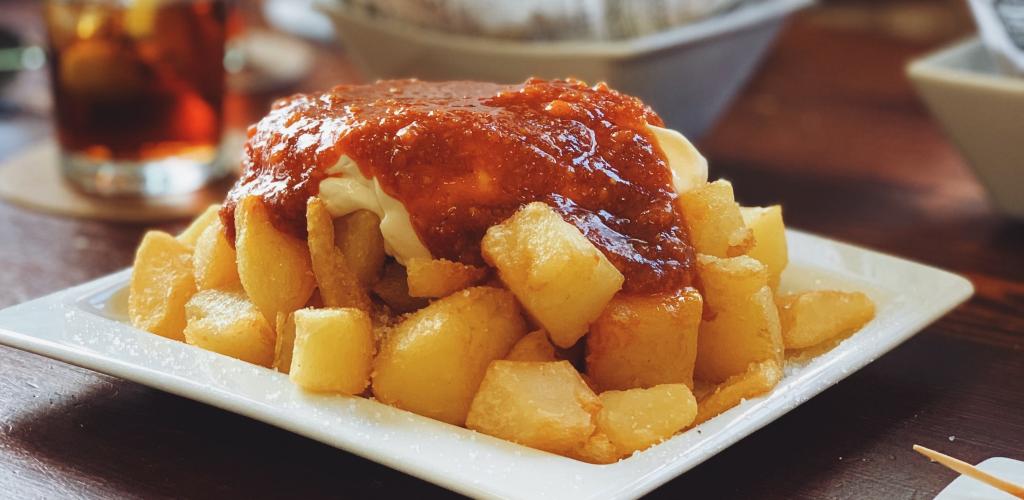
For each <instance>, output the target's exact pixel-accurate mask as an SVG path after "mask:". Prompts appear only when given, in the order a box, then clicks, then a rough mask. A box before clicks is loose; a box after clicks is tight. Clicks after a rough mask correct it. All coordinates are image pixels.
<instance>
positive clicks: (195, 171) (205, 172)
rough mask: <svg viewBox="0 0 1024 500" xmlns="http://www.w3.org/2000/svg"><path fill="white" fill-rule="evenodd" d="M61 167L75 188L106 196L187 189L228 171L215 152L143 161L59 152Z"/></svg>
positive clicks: (223, 174) (170, 192)
mask: <svg viewBox="0 0 1024 500" xmlns="http://www.w3.org/2000/svg"><path fill="white" fill-rule="evenodd" d="M198 156H202V157H203V158H198ZM61 170H62V171H63V173H64V178H65V179H66V180H67V181H68V182H70V183H71V184H72V185H74V186H75V187H76V188H78V189H80V190H82V191H84V192H86V193H89V194H94V195H99V196H109V197H119V196H125V197H136V196H166V195H175V194H184V193H190V192H192V191H196V190H197V189H200V188H202V187H203V186H206V185H207V184H209V183H210V182H212V181H214V180H216V179H219V178H221V177H224V176H225V175H226V174H227V172H228V169H227V168H226V162H224V161H223V160H222V158H221V157H220V155H219V154H217V153H216V152H214V153H211V154H205V155H194V154H190V155H188V156H168V157H165V158H159V159H153V160H145V161H131V160H96V159H95V158H89V157H88V156H85V155H81V154H76V153H70V152H62V153H61Z"/></svg>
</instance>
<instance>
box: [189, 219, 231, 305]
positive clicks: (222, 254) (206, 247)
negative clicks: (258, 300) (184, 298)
mask: <svg viewBox="0 0 1024 500" xmlns="http://www.w3.org/2000/svg"><path fill="white" fill-rule="evenodd" d="M192 265H193V266H194V267H195V276H196V288H198V289H199V290H209V289H211V288H219V289H222V290H232V289H236V288H238V287H240V286H241V285H242V282H241V280H240V278H239V277H238V263H237V262H236V255H235V249H234V248H233V247H232V246H231V243H229V242H228V239H227V237H226V236H225V235H224V225H223V224H222V223H221V221H220V219H214V220H213V222H211V223H210V224H209V225H208V226H206V229H204V230H203V234H201V235H199V239H197V240H196V244H195V250H193V252H192Z"/></svg>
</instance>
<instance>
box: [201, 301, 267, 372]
mask: <svg viewBox="0 0 1024 500" xmlns="http://www.w3.org/2000/svg"><path fill="white" fill-rule="evenodd" d="M185 312H186V314H187V315H188V326H186V327H185V342H188V343H189V344H192V345H194V346H198V347H202V348H203V349H206V350H208V351H213V352H217V353H220V354H223V355H225V356H230V357H232V358H236V359H240V360H242V361H248V362H249V363H253V364H256V365H260V366H267V367H269V366H270V365H271V363H272V362H273V361H274V330H273V328H271V327H270V323H268V322H267V319H266V318H265V317H264V316H263V314H262V313H261V312H260V311H259V309H257V308H256V306H255V305H254V304H253V303H252V302H249V300H247V299H246V297H245V296H244V295H242V294H241V293H240V292H227V291H223V290H203V291H201V292H198V293H196V294H195V295H193V296H192V299H191V300H189V301H188V304H185Z"/></svg>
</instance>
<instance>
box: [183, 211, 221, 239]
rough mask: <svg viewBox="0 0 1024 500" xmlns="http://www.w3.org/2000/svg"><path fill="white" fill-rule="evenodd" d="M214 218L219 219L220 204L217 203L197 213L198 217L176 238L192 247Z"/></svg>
mask: <svg viewBox="0 0 1024 500" xmlns="http://www.w3.org/2000/svg"><path fill="white" fill-rule="evenodd" d="M215 220H220V205H217V204H213V205H210V206H208V207H206V210H203V213H201V214H199V217H196V218H195V220H193V221H192V223H190V224H189V225H188V227H186V228H185V230H184V231H182V232H181V234H179V235H178V236H176V238H178V241H180V242H182V243H184V244H186V245H188V246H190V247H194V246H196V241H198V240H199V235H201V234H203V231H206V228H207V227H209V226H210V224H211V223H213V221H215Z"/></svg>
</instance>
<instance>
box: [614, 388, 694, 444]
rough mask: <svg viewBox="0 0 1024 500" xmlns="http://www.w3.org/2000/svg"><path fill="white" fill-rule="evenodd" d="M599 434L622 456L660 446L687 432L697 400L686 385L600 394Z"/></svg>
mask: <svg viewBox="0 0 1024 500" xmlns="http://www.w3.org/2000/svg"><path fill="white" fill-rule="evenodd" d="M600 397H601V405H602V408H601V411H599V412H598V413H597V430H598V432H600V433H603V434H605V435H606V436H608V439H609V440H610V441H611V442H612V444H613V445H614V446H615V448H616V449H617V450H618V452H619V455H620V456H629V455H632V454H633V453H634V452H637V451H641V450H645V449H647V448H649V447H651V446H653V445H655V444H658V443H660V442H662V441H664V440H666V439H668V438H670V437H672V436H673V435H675V433H677V432H679V431H681V430H683V429H685V428H686V427H687V426H689V425H690V424H691V423H692V422H693V419H694V417H696V416H697V400H696V399H695V398H694V397H693V393H691V392H690V388H689V387H687V386H685V385H683V384H662V385H656V386H654V387H651V388H649V389H629V390H627V391H607V392H602V393H601V396H600Z"/></svg>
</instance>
